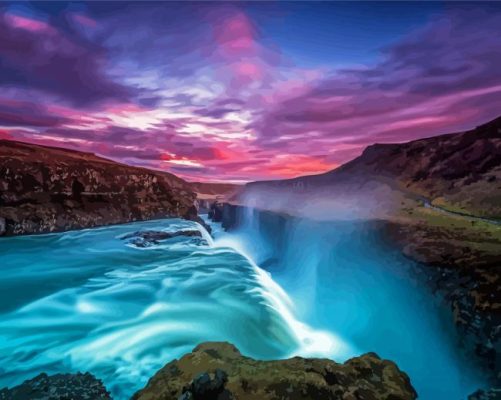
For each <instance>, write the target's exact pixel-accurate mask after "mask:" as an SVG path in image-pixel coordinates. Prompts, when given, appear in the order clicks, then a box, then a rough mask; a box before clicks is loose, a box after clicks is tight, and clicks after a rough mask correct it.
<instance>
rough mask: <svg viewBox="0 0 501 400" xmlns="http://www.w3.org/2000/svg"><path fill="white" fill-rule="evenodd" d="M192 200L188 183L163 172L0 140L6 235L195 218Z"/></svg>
mask: <svg viewBox="0 0 501 400" xmlns="http://www.w3.org/2000/svg"><path fill="white" fill-rule="evenodd" d="M194 201H195V194H194V192H193V191H192V190H191V187H190V185H189V183H187V182H185V181H183V180H182V179H180V178H178V177H176V176H174V175H171V174H168V173H164V172H159V171H151V170H147V169H144V168H137V167H132V166H128V165H124V164H120V163H116V162H114V161H111V160H107V159H104V158H101V157H98V156H96V155H94V154H90V153H82V152H78V151H73V150H67V149H61V148H53V147H45V146H37V145H33V144H27V143H21V142H14V141H7V140H0V232H2V230H3V233H4V234H6V235H19V234H30V233H45V232H59V231H65V230H70V229H79V228H89V227H94V226H100V225H108V224H117V223H124V222H132V221H140V220H148V219H155V218H165V217H182V218H187V219H191V220H199V218H198V215H197V210H196V207H195V204H194ZM2 226H4V229H2Z"/></svg>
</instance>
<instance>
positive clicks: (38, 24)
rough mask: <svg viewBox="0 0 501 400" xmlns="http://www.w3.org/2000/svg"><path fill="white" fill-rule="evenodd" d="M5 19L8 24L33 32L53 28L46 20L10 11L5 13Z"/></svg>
mask: <svg viewBox="0 0 501 400" xmlns="http://www.w3.org/2000/svg"><path fill="white" fill-rule="evenodd" d="M5 20H6V21H7V23H8V24H9V25H10V26H12V27H13V28H17V29H24V30H27V31H31V32H35V33H39V32H45V33H49V32H54V29H53V28H52V27H51V26H50V25H49V24H48V23H47V22H44V21H40V20H38V19H33V18H29V17H24V16H21V15H16V14H12V13H6V14H5Z"/></svg>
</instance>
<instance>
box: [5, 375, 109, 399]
mask: <svg viewBox="0 0 501 400" xmlns="http://www.w3.org/2000/svg"><path fill="white" fill-rule="evenodd" d="M107 399H111V397H110V394H109V393H108V391H107V390H106V388H105V387H104V386H103V383H102V382H101V381H100V380H99V379H96V378H95V377H94V376H93V375H91V374H89V373H85V374H81V373H77V374H57V375H51V376H48V375H47V374H40V375H38V376H37V377H35V378H33V379H30V380H28V381H24V382H23V383H22V384H21V385H19V386H16V387H13V388H12V389H2V390H0V400H107Z"/></svg>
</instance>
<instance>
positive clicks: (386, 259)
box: [214, 207, 485, 400]
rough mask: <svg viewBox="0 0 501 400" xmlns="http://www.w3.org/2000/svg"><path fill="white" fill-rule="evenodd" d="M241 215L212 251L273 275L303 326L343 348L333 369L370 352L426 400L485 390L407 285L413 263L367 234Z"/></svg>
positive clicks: (360, 229)
mask: <svg viewBox="0 0 501 400" xmlns="http://www.w3.org/2000/svg"><path fill="white" fill-rule="evenodd" d="M248 208H249V207H247V208H246V207H242V208H239V211H238V213H239V215H238V218H237V220H238V221H239V225H238V226H236V227H234V228H232V230H231V232H230V233H225V232H223V231H221V230H217V229H216V230H215V234H214V237H215V243H216V246H217V243H219V242H224V240H226V239H225V238H230V239H231V240H232V241H234V242H236V243H238V246H239V249H240V251H241V252H242V253H244V254H251V255H252V257H253V259H254V260H256V262H257V263H258V264H259V265H261V266H265V268H266V269H267V270H268V271H270V272H271V273H272V274H273V279H274V281H276V282H277V283H278V284H279V285H280V286H281V287H282V288H283V289H284V290H285V291H286V292H287V293H288V295H289V297H290V298H291V299H292V301H293V302H294V303H295V306H296V307H295V309H296V312H297V314H298V316H299V318H300V319H301V320H302V321H304V322H306V323H307V324H308V325H309V326H310V327H312V329H320V330H323V331H328V332H331V333H335V334H336V335H338V336H339V337H342V338H343V339H344V340H345V341H347V342H349V343H350V348H349V351H347V352H344V353H343V354H337V355H336V356H335V357H334V359H335V360H336V361H343V360H344V359H345V358H346V357H347V356H352V355H353V356H354V355H358V354H361V353H364V352H368V351H374V352H377V353H378V354H379V355H380V356H381V357H384V358H388V359H391V360H393V361H395V362H396V363H397V364H398V365H399V367H400V368H402V369H403V370H404V371H405V372H407V373H408V374H409V376H410V378H411V382H412V384H413V386H414V387H415V388H416V390H417V391H418V394H419V398H421V399H425V400H437V399H465V398H466V397H467V395H468V394H469V393H471V392H473V391H475V390H476V389H478V388H479V387H482V386H484V384H485V381H484V379H483V377H482V374H481V373H480V372H479V371H477V370H476V369H475V367H474V365H472V363H471V360H468V359H467V358H466V357H465V356H463V355H462V350H461V349H460V348H459V345H458V340H457V337H456V335H455V330H454V327H453V325H452V318H451V315H450V311H448V310H444V309H443V307H442V306H441V305H440V301H439V299H437V298H434V297H433V296H432V295H431V294H430V293H429V292H428V291H427V289H426V288H425V287H423V285H421V284H420V283H419V282H418V281H416V280H412V279H411V276H412V268H413V267H414V266H413V265H412V263H411V262H410V261H409V260H407V259H405V258H403V257H402V256H401V255H400V253H398V252H397V251H391V250H389V249H388V247H387V246H384V245H382V244H381V243H380V241H379V240H378V234H377V230H375V229H374V227H371V225H370V224H368V223H362V222H360V221H359V222H349V221H344V222H340V221H338V222H335V221H330V222H319V221H312V220H308V219H302V218H292V217H284V216H280V215H278V214H273V213H270V212H259V211H256V210H249V209H248ZM248 218H252V219H253V220H252V221H248V220H247V219H248ZM298 353H299V354H301V350H299V352H298Z"/></svg>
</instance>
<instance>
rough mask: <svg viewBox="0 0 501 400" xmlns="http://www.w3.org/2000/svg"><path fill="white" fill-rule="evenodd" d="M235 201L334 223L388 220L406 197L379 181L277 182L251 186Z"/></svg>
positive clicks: (249, 205)
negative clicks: (314, 184) (343, 182)
mask: <svg viewBox="0 0 501 400" xmlns="http://www.w3.org/2000/svg"><path fill="white" fill-rule="evenodd" d="M234 199H235V200H236V202H237V203H238V204H242V205H244V206H248V207H253V208H258V209H263V210H270V211H274V212H278V213H284V214H289V215H293V216H297V217H304V218H309V219H314V220H325V221H328V220H331V221H332V220H358V219H363V220H365V219H381V218H386V217H388V216H391V215H392V214H393V213H394V211H395V210H396V209H397V208H398V207H399V205H401V204H402V202H403V201H405V200H406V196H405V194H404V193H403V192H402V191H400V190H396V189H394V188H393V187H392V186H390V185H389V184H386V183H384V182H377V181H368V182H365V183H364V184H357V185H353V184H336V185H330V186H327V185H325V186H318V187H315V186H312V185H309V186H305V185H304V184H301V182H299V183H295V184H288V182H287V181H277V182H256V183H251V184H248V185H246V187H245V188H244V189H243V190H242V191H240V192H239V193H238V195H237V196H235V198H234Z"/></svg>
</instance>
